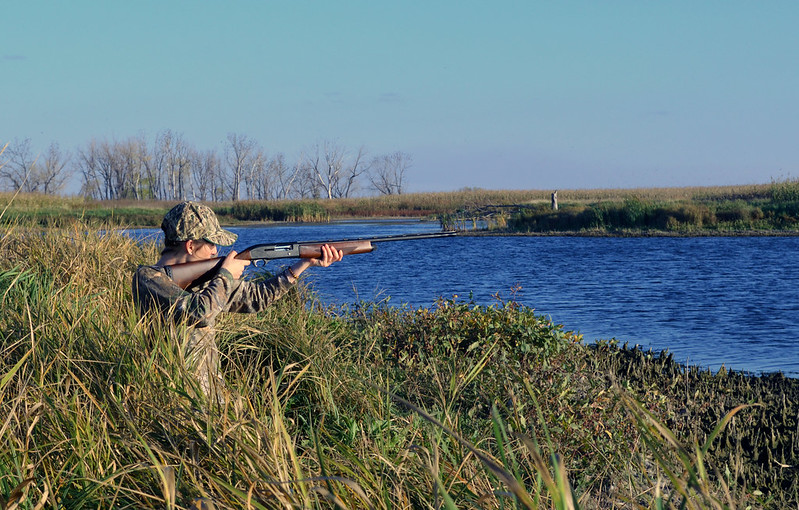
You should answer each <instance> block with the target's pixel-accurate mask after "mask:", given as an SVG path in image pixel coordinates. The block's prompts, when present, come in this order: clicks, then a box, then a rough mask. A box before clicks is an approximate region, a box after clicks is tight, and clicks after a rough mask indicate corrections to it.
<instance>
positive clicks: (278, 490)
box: [0, 220, 799, 508]
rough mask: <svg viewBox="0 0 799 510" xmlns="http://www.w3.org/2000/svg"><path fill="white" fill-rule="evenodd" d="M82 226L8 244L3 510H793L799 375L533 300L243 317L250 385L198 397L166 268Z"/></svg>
mask: <svg viewBox="0 0 799 510" xmlns="http://www.w3.org/2000/svg"><path fill="white" fill-rule="evenodd" d="M157 249H158V247H157V246H154V245H150V244H143V245H140V244H137V243H136V242H134V241H133V240H131V239H130V238H128V237H125V236H123V235H120V234H117V233H114V232H113V230H108V229H106V228H103V226H102V225H100V226H96V225H95V226H93V222H86V221H82V220H78V221H76V222H75V223H74V224H72V225H70V226H66V227H59V228H54V227H52V228H46V229H42V228H41V227H40V226H39V225H38V222H32V223H24V222H20V221H19V220H17V221H16V222H14V223H12V224H9V225H7V226H6V227H4V229H3V233H2V239H0V260H1V261H2V262H1V263H0V300H1V301H0V305H1V306H2V310H3V313H2V314H0V331H2V334H3V338H2V343H0V349H2V356H0V416H1V417H2V421H0V498H2V500H0V505H2V506H3V507H4V508H45V507H47V508H55V507H59V508H79V507H94V508H110V507H114V508H187V507H190V506H191V505H192V504H193V502H194V501H195V499H196V498H199V497H204V498H208V499H210V500H212V501H213V502H214V504H215V505H216V507H217V508H307V507H313V508H332V507H336V508H442V507H443V508H462V507H482V508H641V507H643V508H669V507H674V508H681V507H684V508H746V507H747V506H752V507H764V508H785V507H790V506H795V505H796V504H797V502H798V501H799V486H797V477H796V468H795V466H796V465H797V464H799V458H797V450H796V446H795V445H796V444H797V441H799V437H797V412H798V410H799V407H798V406H799V404H797V403H798V402H799V386H798V385H797V380H794V379H786V378H784V377H781V376H779V375H775V376H764V377H749V376H746V375H743V374H737V373H726V372H722V373H719V374H711V373H709V372H707V371H702V370H696V369H686V368H685V367H681V366H679V365H678V364H676V363H674V362H673V360H672V359H671V358H670V357H669V356H668V354H667V353H664V354H663V355H660V354H657V353H647V352H642V351H640V350H638V349H634V348H629V349H628V348H624V347H619V346H616V345H614V344H613V342H610V341H609V342H603V343H601V344H599V345H595V346H586V345H583V343H582V342H581V339H580V338H579V336H578V335H575V334H574V333H571V332H569V328H568V325H567V326H565V327H564V326H562V325H560V324H557V323H556V322H553V321H552V320H550V319H548V318H545V317H541V316H537V315H536V314H535V313H534V312H533V310H531V309H529V308H526V307H524V306H521V305H518V304H516V303H514V302H513V301H501V300H498V301H497V302H496V304H494V305H491V306H485V305H477V304H474V303H471V302H469V301H464V300H460V299H457V298H454V297H453V298H452V299H443V300H441V301H440V302H439V303H438V304H437V306H434V307H431V308H420V309H409V308H392V307H387V306H384V305H381V304H378V303H353V304H351V305H348V306H345V307H335V308H334V307H326V306H322V305H321V304H320V303H319V302H318V301H317V300H316V299H315V297H314V292H313V290H312V289H307V288H302V287H300V288H299V290H297V291H292V293H291V294H290V295H289V296H287V297H286V298H284V299H283V300H281V301H280V302H279V303H278V304H277V305H275V306H273V307H271V308H270V309H268V311H267V312H265V313H262V314H259V315H257V316H245V317H242V316H235V317H227V318H226V319H225V320H224V321H223V322H222V323H221V324H220V329H221V334H220V337H219V338H220V342H221V349H222V351H223V352H224V355H225V375H226V378H227V381H228V384H229V386H230V388H231V390H232V395H231V398H230V400H229V402H228V403H227V404H226V405H225V406H223V407H222V408H217V407H212V406H209V405H208V404H207V403H206V402H203V401H202V400H198V399H196V398H193V397H191V395H192V394H193V392H192V391H191V387H192V385H193V384H194V383H193V381H192V379H191V377H190V376H189V375H188V374H186V373H185V372H184V371H183V369H182V368H181V364H180V362H179V355H178V353H177V352H176V347H175V345H173V344H172V343H170V342H168V341H166V340H165V339H166V338H168V335H167V334H166V332H165V331H162V330H159V326H158V325H157V324H155V323H150V322H148V320H146V319H144V320H140V319H139V317H138V315H137V313H136V311H135V310H134V309H133V305H132V300H131V297H130V289H129V283H130V277H131V274H132V272H133V270H134V268H135V267H136V266H137V265H138V264H141V263H148V262H150V261H152V260H155V259H156V255H157Z"/></svg>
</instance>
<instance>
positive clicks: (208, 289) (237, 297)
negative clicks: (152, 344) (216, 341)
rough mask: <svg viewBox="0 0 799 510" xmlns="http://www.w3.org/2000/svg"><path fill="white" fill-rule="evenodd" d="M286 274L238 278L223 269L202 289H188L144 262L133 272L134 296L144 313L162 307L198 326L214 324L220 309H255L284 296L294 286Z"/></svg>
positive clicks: (252, 311) (223, 310)
mask: <svg viewBox="0 0 799 510" xmlns="http://www.w3.org/2000/svg"><path fill="white" fill-rule="evenodd" d="M292 285H293V284H292V283H290V282H289V280H288V278H287V277H286V276H285V274H283V273H281V274H279V275H278V276H275V277H273V278H270V279H268V280H265V281H262V282H250V281H246V280H234V279H233V275H231V274H230V272H228V271H227V270H225V269H220V271H219V273H218V274H217V275H216V276H214V277H213V278H212V279H211V280H210V281H209V282H208V283H206V284H205V285H204V286H203V287H201V288H200V289H197V290H194V291H191V292H189V291H185V290H183V289H182V288H180V287H179V286H178V285H176V284H175V282H174V281H172V279H171V278H170V277H169V275H168V273H167V271H166V270H165V269H164V268H160V267H155V266H142V267H140V268H139V269H138V270H137V271H136V273H135V274H134V276H133V298H134V300H135V301H136V305H137V306H138V307H139V310H140V311H141V312H142V313H144V312H146V311H148V310H151V309H157V310H159V311H160V312H161V313H162V314H163V315H164V316H167V317H171V318H172V319H173V320H175V321H184V320H185V321H187V322H188V323H189V324H191V325H193V326H197V327H206V326H213V324H214V323H215V322H216V316H217V315H219V313H220V312H238V313H255V312H259V311H261V310H263V309H264V308H266V307H267V306H269V305H270V304H272V303H274V302H275V301H276V300H278V299H280V298H281V297H282V296H283V295H284V294H285V293H286V292H288V290H289V289H291V287H292Z"/></svg>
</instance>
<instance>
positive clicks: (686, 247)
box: [138, 221, 799, 377]
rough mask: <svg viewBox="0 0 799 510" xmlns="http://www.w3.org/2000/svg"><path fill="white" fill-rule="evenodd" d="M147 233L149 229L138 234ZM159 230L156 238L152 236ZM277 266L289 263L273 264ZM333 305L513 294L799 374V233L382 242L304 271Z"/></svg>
mask: <svg viewBox="0 0 799 510" xmlns="http://www.w3.org/2000/svg"><path fill="white" fill-rule="evenodd" d="M438 228H439V227H438V224H437V223H431V222H413V223H409V222H358V221H355V222H346V223H336V224H324V225H304V226H298V225H295V226H276V227H265V228H261V227H258V228H255V227H249V228H234V229H232V230H234V231H235V232H237V233H238V234H239V236H240V239H239V242H238V243H237V245H236V248H239V249H242V248H244V247H246V246H249V245H251V244H257V243H262V242H285V241H295V240H322V239H337V238H350V237H364V236H381V235H394V234H405V233H416V232H431V231H437V230H438ZM141 232H148V231H138V233H141ZM149 232H152V231H149ZM272 267H273V268H277V267H279V262H272ZM306 275H308V277H307V280H308V281H309V282H311V283H312V284H313V286H314V288H315V289H316V291H317V292H318V294H319V295H320V297H321V299H322V300H323V301H325V302H328V303H341V304H347V303H353V302H355V301H357V300H359V299H361V300H367V301H370V300H376V299H377V300H380V299H390V301H389V302H390V303H391V304H394V305H401V304H403V303H407V304H409V305H410V306H414V307H416V306H430V305H432V304H433V303H434V302H435V301H436V299H437V298H439V297H444V298H451V297H452V296H453V295H458V296H459V299H460V298H462V299H469V297H470V296H471V298H472V299H474V301H475V302H477V303H481V304H491V303H494V302H496V300H495V295H497V294H498V295H499V296H500V297H501V298H503V299H508V298H510V297H511V291H512V289H513V288H514V287H515V286H517V285H518V286H521V290H520V291H519V292H518V293H516V294H515V295H514V296H513V297H514V299H516V300H517V301H519V302H521V303H523V304H525V305H527V306H530V307H532V308H535V309H536V311H537V313H540V314H545V315H549V316H551V317H552V319H553V320H555V321H556V322H558V323H560V324H564V325H565V326H566V328H567V329H572V330H576V331H579V332H581V333H583V335H584V336H585V338H586V340H594V339H599V338H603V339H609V338H616V339H618V340H619V341H621V342H629V343H630V344H636V343H637V344H641V345H643V346H645V347H652V348H653V349H656V350H660V349H668V350H670V351H671V352H673V353H674V355H675V358H676V359H677V360H678V361H682V362H687V363H689V364H692V365H699V366H703V367H711V368H718V367H720V366H721V365H722V364H723V365H725V366H726V367H727V368H733V369H737V370H748V371H752V372H764V371H765V372H769V371H777V370H780V371H783V372H785V373H786V375H791V376H793V377H799V299H797V297H799V296H797V282H799V238H797V237H734V238H719V237H713V238H582V237H467V236H459V237H456V238H443V239H428V240H419V241H407V242H398V243H381V244H379V245H378V248H377V250H376V251H375V252H373V253H371V254H367V255H353V256H349V257H345V259H344V260H343V261H342V262H341V263H339V264H336V265H334V266H332V267H331V268H328V269H313V270H310V271H308V272H307V273H306Z"/></svg>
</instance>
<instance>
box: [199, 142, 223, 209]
mask: <svg viewBox="0 0 799 510" xmlns="http://www.w3.org/2000/svg"><path fill="white" fill-rule="evenodd" d="M191 177H192V187H193V189H194V198H195V199H196V200H213V201H218V200H223V199H224V178H223V176H222V165H221V163H220V161H219V156H218V155H217V153H216V151H214V150H207V151H203V152H199V151H196V150H195V151H192V153H191Z"/></svg>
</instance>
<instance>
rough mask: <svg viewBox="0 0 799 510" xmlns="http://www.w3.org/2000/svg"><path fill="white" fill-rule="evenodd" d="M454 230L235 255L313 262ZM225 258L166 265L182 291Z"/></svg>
mask: <svg viewBox="0 0 799 510" xmlns="http://www.w3.org/2000/svg"><path fill="white" fill-rule="evenodd" d="M454 235H455V231H454V230H448V231H444V232H432V233H428V234H401V235H393V236H384V237H358V238H355V239H339V240H336V241H297V242H291V243H277V244H256V245H253V246H250V247H249V248H247V249H245V250H243V251H241V252H239V253H237V254H236V258H237V259H242V260H252V261H258V260H266V261H269V260H275V259H293V258H302V259H316V258H319V257H321V256H322V245H323V244H329V245H330V246H332V247H334V248H336V249H337V250H341V251H342V252H343V253H344V255H358V254H360V253H370V252H372V251H374V249H375V248H376V246H374V245H373V243H382V242H386V241H412V240H416V239H431V238H436V237H451V236H454ZM224 258H225V257H216V258H213V259H208V260H198V261H195V262H184V263H182V264H174V265H171V266H166V267H167V268H168V271H169V272H170V273H171V277H172V280H174V282H175V283H177V284H178V285H179V286H180V287H181V288H182V289H188V288H190V287H194V286H197V285H202V284H203V283H205V282H207V281H209V280H210V279H211V278H213V277H214V275H215V274H216V272H217V271H218V270H219V267H220V266H221V265H222V261H223V260H224Z"/></svg>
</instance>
